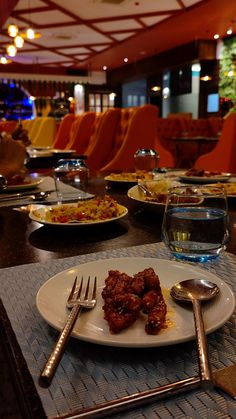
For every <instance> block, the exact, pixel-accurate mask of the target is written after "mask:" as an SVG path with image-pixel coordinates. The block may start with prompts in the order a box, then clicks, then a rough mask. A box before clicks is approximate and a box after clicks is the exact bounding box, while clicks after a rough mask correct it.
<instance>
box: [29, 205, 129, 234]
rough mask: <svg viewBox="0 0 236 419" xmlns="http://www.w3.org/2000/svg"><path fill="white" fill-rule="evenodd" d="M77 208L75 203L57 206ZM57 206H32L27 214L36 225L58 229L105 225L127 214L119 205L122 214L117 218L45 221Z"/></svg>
mask: <svg viewBox="0 0 236 419" xmlns="http://www.w3.org/2000/svg"><path fill="white" fill-rule="evenodd" d="M67 205H70V206H77V203H68V204H60V205H59V206H67ZM57 207H58V205H50V206H49V205H32V206H31V210H30V213H29V217H30V218H31V220H33V221H37V222H38V223H41V224H44V225H49V226H57V227H58V226H60V227H72V228H74V227H82V226H91V225H97V224H105V223H109V222H111V221H116V220H119V219H120V218H123V217H125V216H126V215H127V214H128V209H127V208H126V207H124V206H123V205H119V207H120V210H121V211H122V214H121V215H119V216H118V217H114V218H109V219H107V220H99V221H87V222H71V223H54V222H52V221H47V220H46V215H47V213H48V212H49V211H50V209H52V208H57Z"/></svg>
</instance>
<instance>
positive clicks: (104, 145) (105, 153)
mask: <svg viewBox="0 0 236 419" xmlns="http://www.w3.org/2000/svg"><path fill="white" fill-rule="evenodd" d="M119 121H120V109H118V108H112V109H108V110H107V111H105V112H102V113H101V114H100V116H98V117H97V118H96V121H95V124H94V129H93V133H92V135H91V137H90V141H89V145H88V148H87V149H86V151H85V153H84V154H85V155H86V156H87V160H86V162H87V164H88V167H89V168H90V169H91V170H93V171H98V170H99V169H100V168H101V167H103V166H104V164H105V163H106V162H107V161H108V159H109V156H110V154H111V151H112V146H113V143H114V138H115V133H116V130H117V127H118V123H119Z"/></svg>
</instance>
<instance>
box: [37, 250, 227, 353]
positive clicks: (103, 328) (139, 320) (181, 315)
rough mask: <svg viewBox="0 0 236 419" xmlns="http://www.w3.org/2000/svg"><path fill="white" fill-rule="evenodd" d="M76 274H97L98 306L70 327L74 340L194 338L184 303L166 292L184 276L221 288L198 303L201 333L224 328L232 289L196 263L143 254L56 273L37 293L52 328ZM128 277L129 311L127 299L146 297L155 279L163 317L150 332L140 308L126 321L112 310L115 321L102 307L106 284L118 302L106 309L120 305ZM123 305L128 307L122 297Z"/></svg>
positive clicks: (168, 341)
mask: <svg viewBox="0 0 236 419" xmlns="http://www.w3.org/2000/svg"><path fill="white" fill-rule="evenodd" d="M75 276H77V277H78V279H80V278H81V277H82V276H83V278H84V279H85V278H88V276H90V278H91V279H93V278H94V277H95V276H96V277H97V285H98V287H97V304H96V306H95V308H94V309H92V310H88V311H86V310H84V311H83V312H82V314H81V315H80V317H79V318H78V319H77V322H76V324H75V327H74V330H73V336H74V337H75V338H78V339H81V340H83V341H87V342H92V343H96V344H101V345H107V346H116V347H133V348H141V347H157V346H165V345H173V344H177V343H182V342H186V341H189V340H192V339H195V327H194V319H193V312H192V309H191V308H190V307H189V306H188V305H179V304H177V303H176V302H175V301H174V300H172V298H171V296H170V288H171V287H172V286H173V285H174V284H175V283H177V282H179V281H182V280H184V279H189V278H200V279H205V280H209V281H211V282H213V283H215V284H217V285H218V286H219V288H220V293H219V295H218V296H217V297H216V298H214V299H213V300H211V301H209V302H207V303H205V304H203V306H202V307H203V315H204V320H205V329H206V333H211V332H213V331H215V330H217V329H218V328H220V327H221V326H223V325H224V324H225V322H226V321H227V320H228V319H229V318H230V317H231V315H232V313H233V311H234V308H235V297H234V293H233V291H232V290H231V288H230V287H229V286H228V285H227V284H226V283H225V282H224V281H223V280H222V279H221V278H219V277H218V276H216V275H215V274H213V273H211V272H209V271H207V270H205V269H201V268H199V267H197V266H195V265H190V264H185V263H181V262H176V261H173V260H164V259H155V258H148V257H147V258H145V257H124V258H112V259H102V260H97V261H93V262H88V263H84V264H80V265H78V266H73V267H71V268H69V269H67V270H65V271H63V272H60V273H58V274H56V275H54V276H53V277H51V278H50V279H49V280H48V281H47V282H45V283H44V284H43V285H42V287H41V288H40V289H39V291H38V293H37V296H36V305H37V309H38V311H39V313H40V315H41V316H42V317H43V319H44V320H45V321H46V322H47V323H48V324H49V325H51V326H52V327H54V328H56V329H57V330H61V329H62V328H63V326H64V324H65V321H66V318H67V316H68V314H69V310H68V309H67V308H66V302H67V298H68V296H69V293H70V290H71V288H72V284H73V282H74V279H75ZM127 278H128V281H129V284H132V286H133V288H132V289H133V292H134V294H135V298H134V299H133V300H132V299H131V300H129V303H128V304H129V305H128V313H130V311H132V310H133V309H134V307H131V306H130V301H131V303H132V301H135V302H136V301H137V300H138V299H139V298H141V299H142V301H143V300H144V298H146V297H145V295H147V294H146V289H145V287H150V286H151V287H152V286H154V285H150V284H154V283H156V281H159V284H160V288H159V291H158V292H159V293H161V298H162V303H163V304H162V305H163V307H164V308H165V310H164V311H165V313H164V311H163V309H161V311H162V314H163V313H164V315H163V316H162V321H161V325H160V328H159V329H158V330H155V333H153V330H151V331H150V330H149V328H148V324H149V317H148V314H145V313H143V312H142V310H136V311H135V317H134V318H133V319H131V320H130V322H129V323H125V322H124V318H122V317H121V318H120V317H119V315H120V314H122V310H120V312H119V313H120V314H119V313H118V314H117V313H116V314H117V315H118V317H119V318H118V319H117V320H118V321H117V322H116V320H115V321H113V323H112V318H113V319H116V315H114V316H112V315H111V316H109V313H110V311H109V310H107V309H106V308H104V305H105V307H106V304H107V296H108V297H109V295H108V294H107V291H108V292H109V289H111V288H112V290H114V293H116V294H117V296H116V298H115V299H113V301H116V302H119V304H118V305H117V306H115V305H113V306H112V307H111V310H117V308H118V307H120V306H119V305H120V304H122V300H123V299H124V296H125V295H126V294H125V293H124V292H123V293H122V291H118V290H119V289H120V290H123V291H125V289H124V279H125V284H127ZM148 278H149V279H150V281H149V279H148ZM114 281H115V282H114ZM119 281H121V283H120V282H119ZM122 281H123V283H122ZM142 281H144V284H145V287H144V288H142V287H141V288H140V284H141V283H142ZM112 284H115V285H112ZM148 284H149V285H148ZM109 285H112V287H110V286H109ZM125 286H126V285H125ZM141 289H142V291H140V290H141ZM134 290H135V291H134ZM137 294H138V296H137ZM132 295H133V294H132ZM104 302H105V304H104ZM124 303H125V304H126V307H127V300H126V299H125V301H124ZM118 311H119V309H118ZM105 317H106V318H105ZM113 326H114V327H113ZM116 326H118V329H116ZM122 326H123V328H122ZM111 327H112V329H111ZM150 332H151V333H150Z"/></svg>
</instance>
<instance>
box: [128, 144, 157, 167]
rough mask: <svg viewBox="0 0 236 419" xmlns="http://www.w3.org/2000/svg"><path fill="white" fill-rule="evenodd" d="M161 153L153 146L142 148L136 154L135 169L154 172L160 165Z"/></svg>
mask: <svg viewBox="0 0 236 419" xmlns="http://www.w3.org/2000/svg"><path fill="white" fill-rule="evenodd" d="M159 160H160V155H159V153H158V152H157V151H156V150H154V149H153V148H140V149H138V150H137V151H136V152H135V154H134V164H135V170H136V171H137V170H145V171H147V172H152V171H154V170H155V169H157V167H158V162H159Z"/></svg>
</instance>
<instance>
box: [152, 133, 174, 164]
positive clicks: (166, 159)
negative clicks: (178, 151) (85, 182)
mask: <svg viewBox="0 0 236 419" xmlns="http://www.w3.org/2000/svg"><path fill="white" fill-rule="evenodd" d="M155 150H156V151H157V152H158V153H159V155H160V160H159V162H158V167H168V168H169V167H170V168H173V167H175V165H176V163H175V157H174V154H172V152H171V151H170V150H168V149H166V148H165V146H164V145H163V144H162V143H161V141H160V138H159V137H158V136H157V137H156V142H155Z"/></svg>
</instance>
